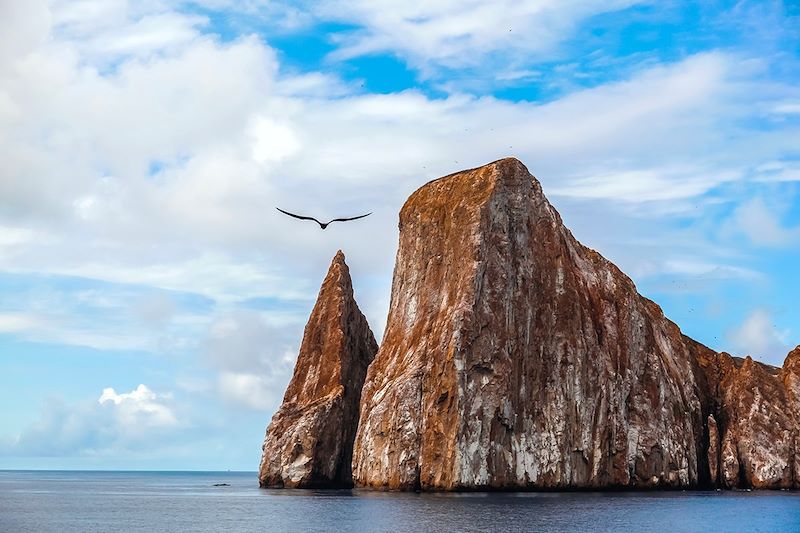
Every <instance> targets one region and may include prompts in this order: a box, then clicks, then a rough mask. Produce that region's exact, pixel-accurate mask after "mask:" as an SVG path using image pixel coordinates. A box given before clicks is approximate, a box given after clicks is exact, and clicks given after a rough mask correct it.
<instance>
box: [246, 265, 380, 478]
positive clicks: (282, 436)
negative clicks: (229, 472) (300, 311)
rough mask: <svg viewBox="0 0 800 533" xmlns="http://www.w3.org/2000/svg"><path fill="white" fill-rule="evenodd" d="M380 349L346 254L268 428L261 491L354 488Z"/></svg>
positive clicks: (325, 287)
mask: <svg viewBox="0 0 800 533" xmlns="http://www.w3.org/2000/svg"><path fill="white" fill-rule="evenodd" d="M377 349H378V347H377V344H376V342H375V337H374V336H373V334H372V331H371V330H370V328H369V325H368V324H367V320H366V318H365V317H364V315H363V314H362V313H361V311H360V310H359V308H358V305H357V304H356V302H355V299H354V298H353V286H352V281H351V279H350V271H349V269H348V267H347V264H346V263H345V258H344V254H343V253H342V252H341V250H340V251H339V252H338V253H337V254H336V256H335V257H334V258H333V261H332V262H331V266H330V268H329V269H328V274H327V275H326V276H325V280H324V281H323V283H322V287H321V288H320V291H319V296H318V297H317V302H316V304H315V305H314V309H313V311H312V312H311V317H310V318H309V320H308V324H306V328H305V332H304V334H303V342H302V344H301V346H300V353H299V355H298V357H297V363H296V364H295V368H294V375H293V376H292V379H291V381H290V382H289V386H288V388H287V389H286V394H285V395H284V398H283V403H282V404H281V406H280V408H279V409H278V412H277V413H275V416H273V418H272V422H271V423H270V425H269V427H268V428H267V434H266V438H265V440H264V445H263V455H262V458H261V466H260V468H259V484H260V485H261V486H262V487H297V488H301V487H349V486H352V476H351V459H352V453H353V439H354V438H355V433H356V424H357V423H358V415H359V402H360V398H361V388H362V386H363V384H364V377H365V375H366V372H367V367H368V366H369V364H370V362H371V361H372V359H373V357H374V356H375V352H376V351H377Z"/></svg>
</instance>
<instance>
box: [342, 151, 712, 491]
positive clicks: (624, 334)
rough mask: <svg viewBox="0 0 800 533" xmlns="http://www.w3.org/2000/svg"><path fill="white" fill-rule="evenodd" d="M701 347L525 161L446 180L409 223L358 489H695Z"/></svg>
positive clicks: (702, 452) (369, 401) (700, 458)
mask: <svg viewBox="0 0 800 533" xmlns="http://www.w3.org/2000/svg"><path fill="white" fill-rule="evenodd" d="M689 342H690V340H684V337H683V336H682V335H681V333H680V330H679V329H678V328H677V326H675V324H673V323H672V322H670V321H668V320H666V319H665V318H664V315H663V313H662V312H661V309H660V308H659V307H658V306H657V305H655V304H654V303H653V302H651V301H650V300H647V299H646V298H643V297H641V296H640V295H639V294H638V293H637V292H636V289H635V286H634V285H633V283H632V281H631V280H630V279H629V278H628V277H627V276H625V275H624V274H623V273H622V272H621V271H620V270H619V269H617V268H616V267H615V266H614V265H613V264H611V263H610V262H608V261H607V260H606V259H605V258H603V257H602V256H600V255H599V254H598V253H596V252H594V251H592V250H590V249H588V248H586V247H584V246H582V245H581V244H580V243H578V242H577V241H576V240H575V239H574V238H573V236H572V234H571V233H570V232H569V231H568V230H567V229H566V228H565V227H564V226H563V224H562V222H561V218H560V216H559V215H558V213H557V212H556V210H555V209H554V208H553V207H552V206H551V205H550V203H549V202H548V201H547V199H546V198H545V197H544V194H543V193H542V189H541V186H540V184H539V182H538V181H537V180H536V179H535V178H534V177H533V176H531V174H530V173H529V172H528V170H527V168H525V166H524V165H523V164H522V163H521V162H519V161H518V160H516V159H513V158H508V159H501V160H499V161H495V162H494V163H490V164H489V165H485V166H482V167H479V168H475V169H471V170H467V171H463V172H458V173H455V174H451V175H449V176H445V177H443V178H440V179H438V180H434V181H432V182H430V183H428V184H426V185H424V186H423V187H421V188H420V189H419V190H417V191H416V192H415V193H414V194H412V195H411V197H410V198H409V199H408V201H407V202H406V204H405V205H404V206H403V209H402V210H401V213H400V243H399V247H398V251H397V262H396V266H395V272H394V279H393V283H392V297H391V303H390V310H389V318H388V321H387V328H386V333H385V335H384V339H383V342H382V344H381V347H380V350H379V352H378V354H377V355H376V358H375V361H374V362H373V364H372V365H371V366H370V368H369V371H368V376H367V381H366V384H365V387H364V390H363V392H362V407H361V420H360V423H359V429H358V436H357V438H356V446H355V454H354V457H353V475H354V477H355V481H356V484H357V485H361V486H370V487H382V488H399V489H411V488H421V489H423V490H426V489H428V490H457V489H473V488H481V487H491V488H556V487H611V486H626V487H652V486H673V487H677V486H689V485H693V484H696V483H697V482H698V478H699V475H700V472H706V473H707V471H708V468H707V462H708V453H707V446H704V444H703V439H704V427H705V423H706V417H707V414H708V413H703V412H702V409H701V402H700V398H699V393H698V384H697V381H696V379H695V375H694V372H693V370H694V366H695V365H694V363H693V360H692V355H691V354H690V348H689V347H688V343H689ZM692 342H693V341H692ZM691 347H692V349H694V344H691ZM706 442H707V441H706Z"/></svg>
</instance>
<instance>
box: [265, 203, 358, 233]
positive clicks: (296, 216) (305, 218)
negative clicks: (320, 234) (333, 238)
mask: <svg viewBox="0 0 800 533" xmlns="http://www.w3.org/2000/svg"><path fill="white" fill-rule="evenodd" d="M275 209H277V210H278V211H280V212H281V213H283V214H284V215H289V216H290V217H294V218H299V219H300V220H313V221H314V222H316V223H317V224H319V227H320V229H325V228H327V227H328V226H329V225H330V224H332V223H333V222H347V221H348V220H357V219H359V218H364V217H368V216H370V215H371V214H372V211H370V212H369V213H367V214H366V215H358V216H357V217H346V218H344V217H343V218H334V219H333V220H330V221H328V222H320V221H319V220H317V219H316V218H314V217H306V216H303V215H295V214H294V213H290V212H288V211H284V210H283V209H281V208H280V207H276V208H275Z"/></svg>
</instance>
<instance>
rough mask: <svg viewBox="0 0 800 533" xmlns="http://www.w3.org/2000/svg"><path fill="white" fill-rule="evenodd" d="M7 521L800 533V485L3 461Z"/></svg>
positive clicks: (28, 526)
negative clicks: (632, 485)
mask: <svg viewBox="0 0 800 533" xmlns="http://www.w3.org/2000/svg"><path fill="white" fill-rule="evenodd" d="M219 484H221V485H219ZM215 485H216V486H215ZM0 531H2V532H3V533H5V532H17V531H30V532H37V533H38V532H50V531H53V532H72V531H75V532H94V531H98V532H99V531H102V532H110V531H148V532H156V531H164V532H172V531H174V532H181V533H186V532H190V531H200V532H203V531H233V532H246V531H348V532H349V531H397V532H401V531H413V532H418V531H435V532H439V531H570V532H572V531H577V532H583V531H615V532H616V531H643V532H647V531H652V532H666V531H698V532H699V531H703V532H706V531H764V532H793V531H797V532H800V493H797V492H758V491H753V492H646V493H641V492H640V493H632V492H631V493H625V492H613V493H599V492H560V493H556V492H544V493H542V492H538V493H537V492H526V493H463V494H413V493H390V492H374V491H364V490H335V491H321V490H320V491H307V490H263V489H259V488H258V482H257V479H256V474H255V473H253V472H76V471H0Z"/></svg>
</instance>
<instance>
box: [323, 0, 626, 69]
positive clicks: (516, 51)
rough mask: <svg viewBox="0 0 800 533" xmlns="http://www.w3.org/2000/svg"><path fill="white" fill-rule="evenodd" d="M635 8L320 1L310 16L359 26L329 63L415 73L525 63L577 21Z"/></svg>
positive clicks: (538, 2) (566, 1)
mask: <svg viewBox="0 0 800 533" xmlns="http://www.w3.org/2000/svg"><path fill="white" fill-rule="evenodd" d="M637 3H640V2H637V1H636V0H614V1H610V2H600V1H595V0H561V1H554V0H525V1H513V0H501V1H497V2H480V1H475V0H444V1H442V0H440V1H438V2H419V1H414V2H392V1H390V0H380V1H367V0H358V1H346V2H345V1H338V0H334V1H328V2H323V3H321V4H319V5H317V6H316V8H315V9H314V12H315V13H316V14H317V15H318V16H320V17H322V18H325V19H333V20H338V21H343V22H346V23H348V24H355V25H357V26H359V28H358V29H356V30H353V31H351V32H349V33H340V34H337V35H336V38H337V40H338V42H339V49H338V50H337V51H336V52H335V54H334V56H335V57H338V58H350V57H355V56H360V55H366V54H374V53H377V52H390V53H396V54H398V55H400V56H401V57H403V58H404V59H406V60H407V61H408V62H409V63H410V64H412V65H413V66H415V67H418V68H427V67H428V66H429V65H434V66H436V65H443V66H447V67H463V66H475V65H476V64H478V63H479V62H480V61H482V60H483V59H484V58H485V57H486V56H487V55H489V54H492V53H499V54H502V55H503V57H505V58H507V59H506V60H507V61H510V62H512V63H513V61H514V59H518V58H519V56H524V57H525V60H527V61H530V60H531V59H534V58H539V59H541V58H542V57H543V56H544V54H548V53H549V54H552V53H553V52H554V50H555V49H556V46H557V45H558V44H560V43H561V42H563V41H565V40H567V39H568V38H569V37H571V36H572V33H573V32H574V30H575V28H576V27H577V26H578V24H580V23H581V22H582V21H583V20H585V19H587V18H589V17H591V16H593V15H596V14H599V13H607V12H613V11H617V10H621V9H624V8H626V7H629V6H631V5H635V4H637Z"/></svg>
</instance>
